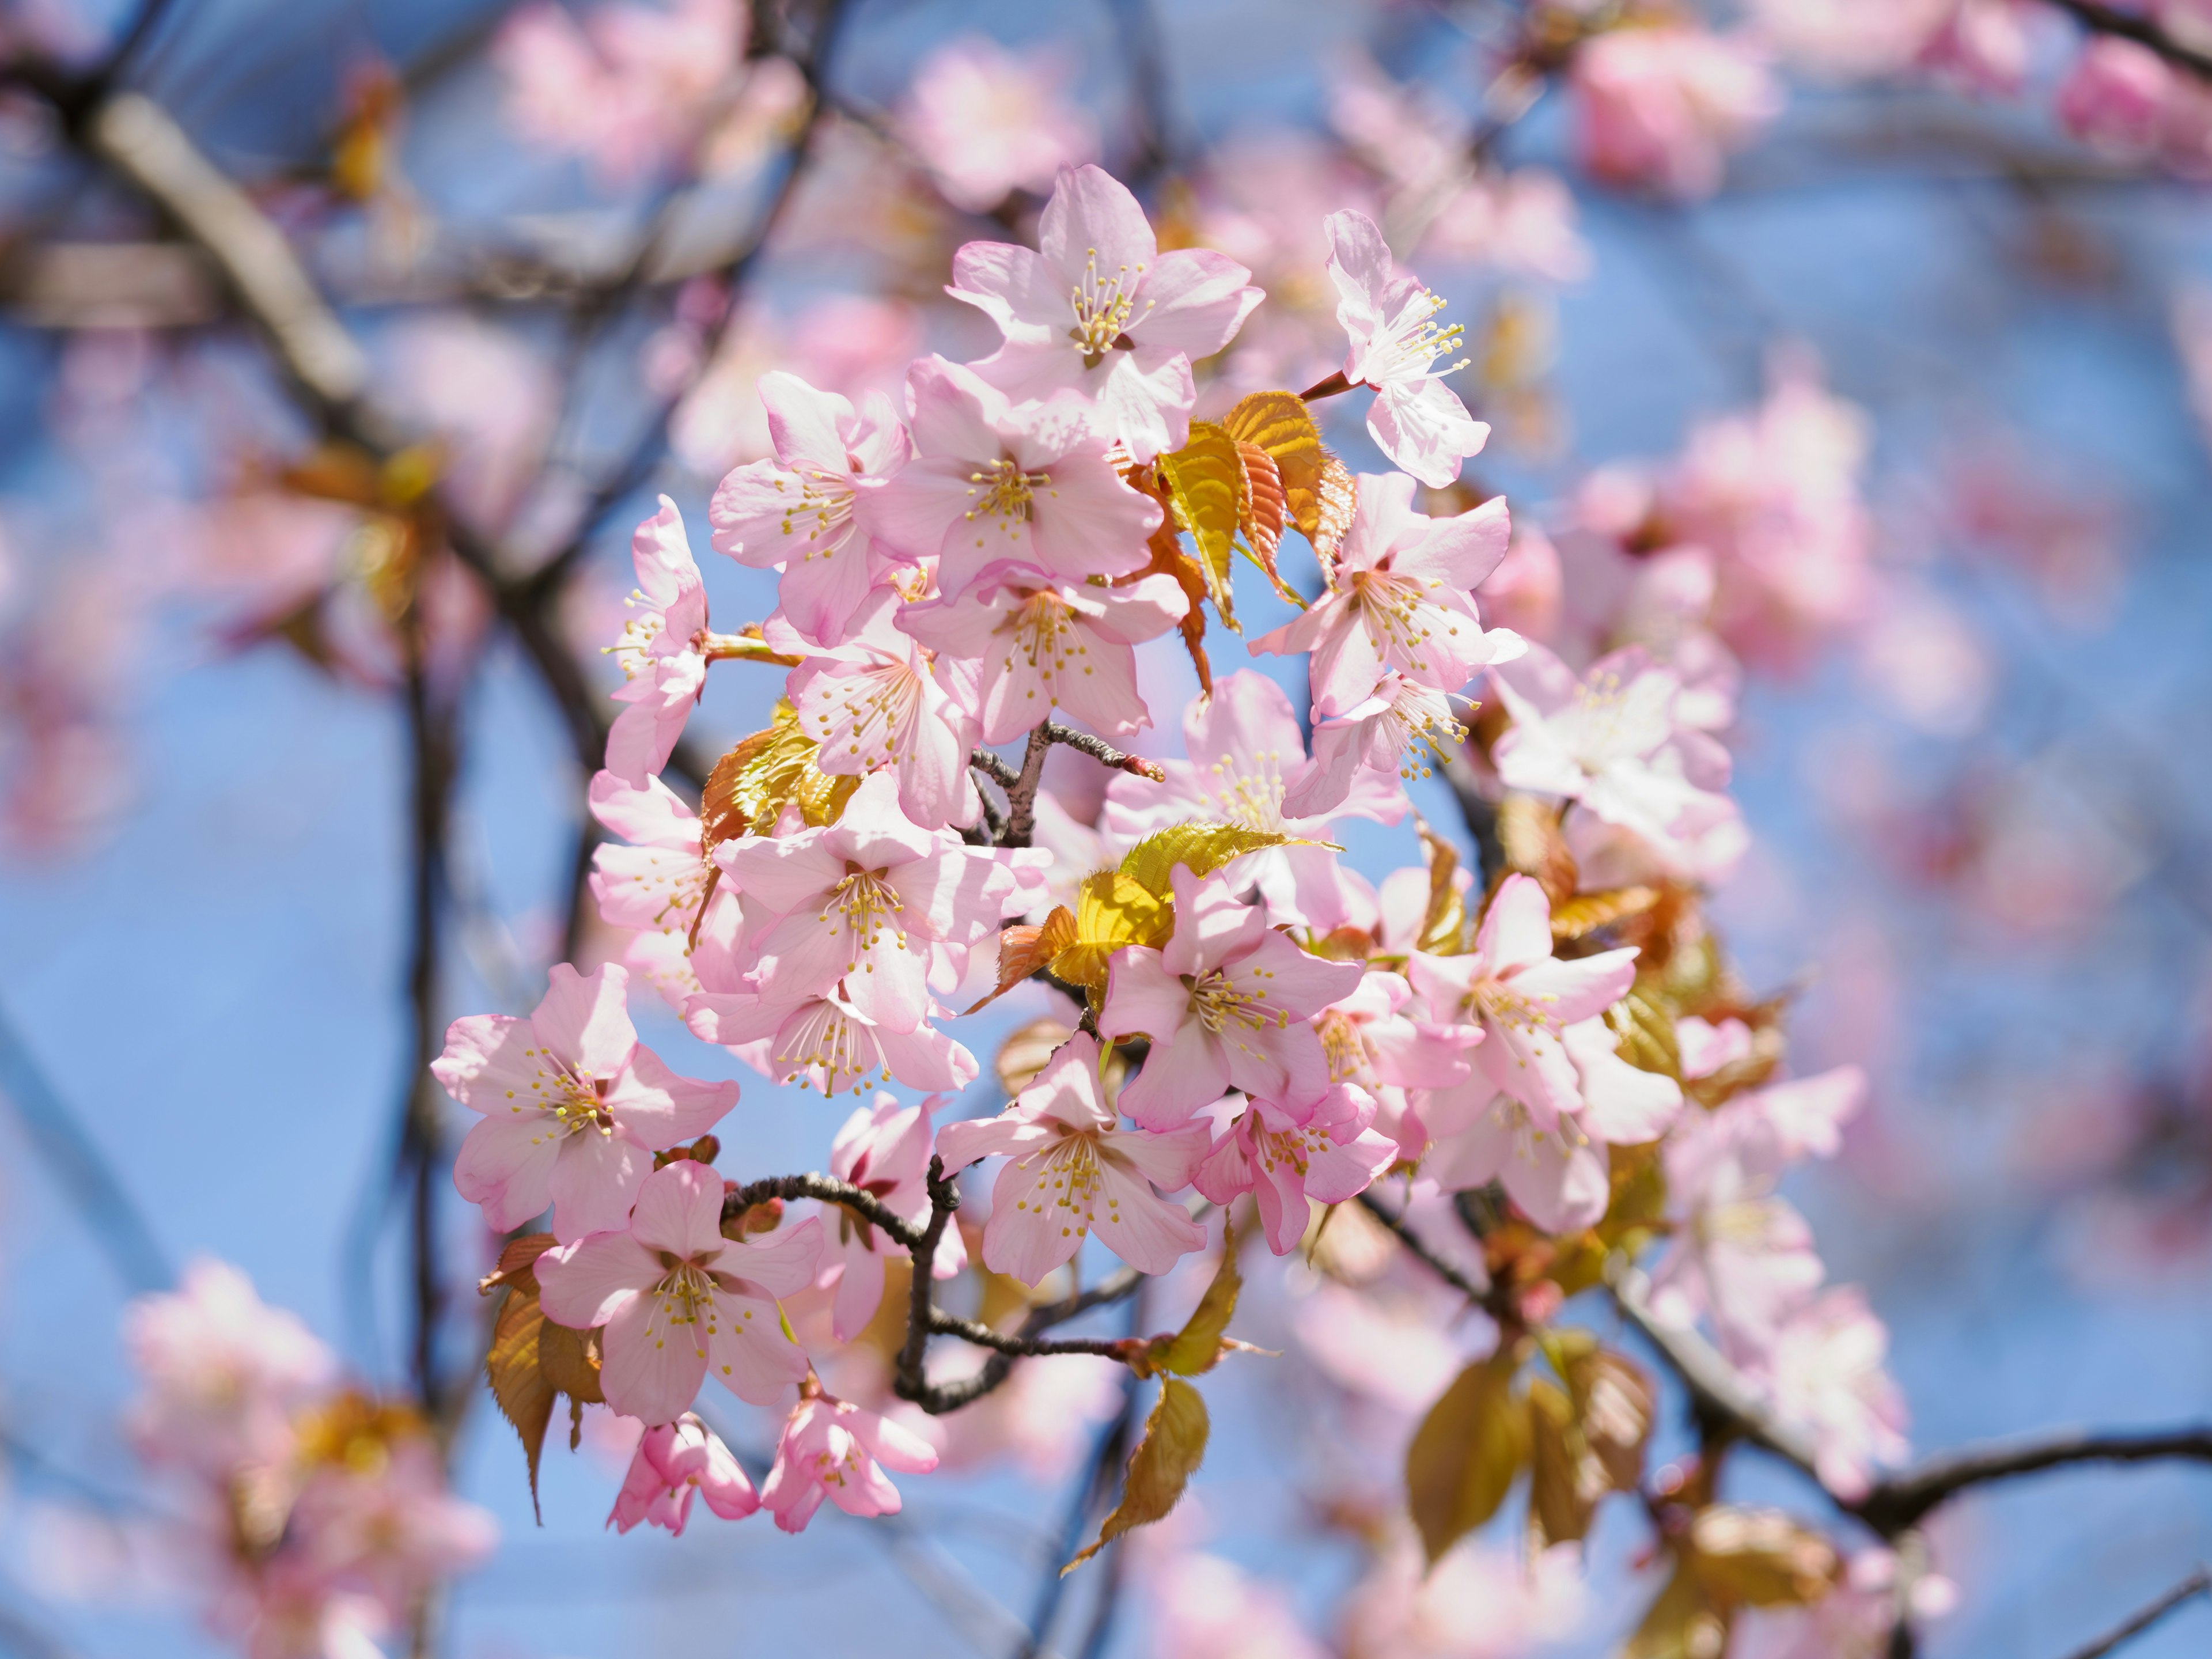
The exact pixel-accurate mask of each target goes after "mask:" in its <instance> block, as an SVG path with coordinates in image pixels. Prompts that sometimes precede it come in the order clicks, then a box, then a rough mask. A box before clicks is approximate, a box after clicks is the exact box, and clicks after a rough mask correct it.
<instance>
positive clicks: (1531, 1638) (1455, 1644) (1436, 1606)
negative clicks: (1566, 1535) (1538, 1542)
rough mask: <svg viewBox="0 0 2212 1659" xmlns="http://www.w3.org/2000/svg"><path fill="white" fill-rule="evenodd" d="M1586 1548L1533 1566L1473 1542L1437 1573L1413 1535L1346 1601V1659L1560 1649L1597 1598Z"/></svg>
mask: <svg viewBox="0 0 2212 1659" xmlns="http://www.w3.org/2000/svg"><path fill="white" fill-rule="evenodd" d="M1584 1565H1585V1564H1584V1562H1583V1559H1582V1552H1581V1549H1580V1547H1578V1546H1577V1545H1573V1544H1561V1545H1558V1546H1555V1547H1553V1548H1551V1549H1548V1550H1546V1551H1544V1552H1543V1553H1541V1554H1537V1555H1534V1556H1532V1557H1530V1558H1529V1559H1522V1555H1521V1553H1520V1552H1518V1551H1516V1550H1514V1549H1511V1548H1510V1547H1498V1546H1495V1545H1490V1544H1485V1543H1482V1542H1480V1541H1475V1540H1469V1541H1467V1542H1466V1543H1464V1544H1462V1545H1461V1546H1460V1547H1457V1548H1455V1549H1453V1550H1451V1551H1449V1552H1448V1553H1446V1554H1445V1555H1444V1556H1443V1559H1440V1560H1438V1561H1437V1562H1436V1563H1434V1564H1433V1565H1431V1564H1430V1563H1429V1562H1427V1561H1426V1560H1425V1559H1423V1556H1422V1553H1421V1548H1420V1544H1419V1541H1418V1540H1417V1539H1415V1538H1414V1536H1413V1529H1412V1528H1410V1527H1409V1528H1406V1529H1405V1530H1404V1532H1403V1533H1402V1534H1401V1535H1400V1536H1399V1537H1397V1538H1395V1539H1394V1540H1391V1541H1389V1543H1388V1545H1387V1547H1385V1548H1384V1549H1383V1550H1382V1551H1380V1552H1379V1553H1378V1554H1377V1556H1376V1560H1375V1563H1374V1565H1372V1566H1371V1567H1370V1568H1369V1570H1368V1571H1367V1575H1366V1577H1364V1578H1362V1579H1361V1580H1360V1581H1359V1582H1358V1583H1357V1584H1355V1585H1354V1586H1353V1587H1352V1591H1351V1594H1350V1595H1348V1596H1347V1597H1346V1601H1345V1604H1344V1609H1343V1614H1342V1620H1343V1639H1342V1641H1341V1643H1340V1647H1339V1651H1340V1653H1341V1654H1343V1655H1344V1656H1345V1659H1515V1656H1517V1655H1522V1654H1526V1653H1531V1652H1541V1651H1545V1650H1550V1649H1552V1648H1554V1647H1556V1646H1558V1645H1559V1644H1561V1643H1562V1642H1563V1641H1564V1640H1565V1638H1568V1637H1571V1636H1573V1635H1575V1634H1576V1633H1577V1632H1578V1631H1579V1630H1580V1629H1581V1627H1582V1626H1583V1623H1584V1621H1585V1620H1586V1618H1587V1616H1588V1614H1589V1611H1590V1607H1591V1601H1592V1599H1593V1598H1592V1597H1591V1595H1590V1594H1589V1589H1588V1587H1587V1585H1586V1583H1585V1582H1584Z"/></svg>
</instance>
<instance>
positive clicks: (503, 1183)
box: [430, 962, 738, 1415]
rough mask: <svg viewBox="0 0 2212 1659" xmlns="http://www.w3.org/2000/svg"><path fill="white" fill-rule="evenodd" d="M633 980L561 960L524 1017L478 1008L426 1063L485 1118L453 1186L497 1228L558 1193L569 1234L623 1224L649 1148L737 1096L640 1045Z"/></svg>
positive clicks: (702, 1126)
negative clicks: (679, 1070) (630, 1002)
mask: <svg viewBox="0 0 2212 1659" xmlns="http://www.w3.org/2000/svg"><path fill="white" fill-rule="evenodd" d="M628 995H629V972H628V971H627V970H626V969H623V968H622V967H620V966H618V965H617V964H615V963H608V964H606V965H605V966H604V967H602V968H600V969H598V970H597V971H596V972H594V973H592V975H589V976H588V977H586V976H585V975H581V974H579V973H578V972H577V971H576V970H575V969H574V968H572V967H570V966H569V965H568V963H565V962H563V963H555V964H554V967H553V971H552V983H551V984H550V987H548V988H547V990H546V993H545V999H544V1001H542V1002H540V1003H539V1004H538V1006H537V1008H536V1010H535V1011H533V1012H532V1014H531V1016H530V1018H528V1019H514V1018H510V1017H508V1016H507V1015H505V1014H469V1015H465V1016H464V1017H463V1018H459V1019H457V1020H455V1021H454V1022H453V1024H452V1026H451V1027H450V1028H448V1029H447V1032H446V1051H445V1053H444V1054H441V1055H440V1056H439V1057H438V1059H437V1060H435V1062H433V1064H432V1065H431V1067H430V1070H431V1072H432V1073H434V1074H435V1076H436V1078H437V1079H438V1081H439V1082H440V1083H441V1085H444V1087H445V1090H446V1092H447V1093H448V1094H450V1095H451V1096H453V1098H454V1099H455V1100H458V1101H459V1102H460V1103H461V1104H462V1105H464V1106H465V1107H467V1108H468V1109H470V1110H471V1111H472V1112H477V1113H480V1114H481V1115H482V1116H483V1121H481V1122H480V1123H478V1124H477V1126H476V1127H474V1128H472V1129H471V1130H470V1131H469V1133H468V1138H467V1139H465V1140H464V1141H463V1142H462V1143H461V1150H460V1152H459V1156H458V1157H457V1158H455V1160H454V1164H453V1184H454V1185H455V1186H456V1187H458V1188H459V1189H460V1194H461V1196H462V1197H463V1198H465V1199H467V1200H469V1201H470V1202H471V1204H481V1205H483V1207H484V1218H485V1220H486V1222H487V1223H488V1224H489V1225H490V1226H491V1227H492V1228H493V1230H494V1231H501V1232H504V1231H509V1230H511V1229H513V1228H515V1227H520V1226H521V1225H524V1224H525V1223H526V1222H527V1221H529V1220H531V1219H532V1218H533V1217H535V1216H537V1215H538V1213H539V1212H541V1211H543V1210H544V1208H545V1206H546V1205H547V1204H548V1203H550V1204H551V1205H552V1206H553V1234H554V1237H556V1238H558V1239H560V1240H561V1241H562V1243H570V1242H572V1241H574V1240H576V1239H579V1238H581V1237H584V1235H585V1234H586V1233H590V1232H598V1231H603V1230H605V1229H608V1228H618V1227H620V1226H622V1225H623V1223H624V1221H625V1220H626V1219H627V1218H629V1210H630V1205H631V1203H632V1202H633V1201H634V1200H635V1198H636V1196H637V1194H638V1190H639V1188H640V1186H641V1183H642V1182H644V1181H645V1179H646V1176H647V1172H648V1171H649V1170H651V1169H652V1168H653V1153H654V1152H659V1151H662V1150H664V1149H665V1148H667V1147H670V1146H676V1145H678V1144H679V1143H681V1142H684V1141H687V1140H691V1139H696V1137H698V1136H700V1135H702V1134H704V1133H706V1132H707V1131H708V1129H710V1128H712V1127H714V1125H715V1124H716V1123H717V1122H719V1121H720V1120H721V1119H722V1117H723V1116H724V1115H726V1113H727V1112H728V1111H729V1109H730V1108H731V1107H732V1106H734V1105H736V1104H737V1102H738V1085H736V1084H735V1083H708V1082H702V1081H700V1080H699V1079H694V1078H685V1077H678V1076H677V1075H676V1073H673V1072H671V1071H670V1070H669V1069H668V1067H667V1066H665V1065H664V1064H663V1063H662V1061H661V1060H660V1057H659V1055H658V1054H654V1053H653V1050H652V1049H650V1048H646V1047H644V1046H643V1045H642V1044H641V1043H640V1042H638V1040H637V1028H636V1027H635V1026H634V1025H632V1024H630V1019H629V1010H628V1008H627V1006H626V1002H627V999H628ZM631 1415H635V1413H631Z"/></svg>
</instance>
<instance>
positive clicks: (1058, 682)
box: [898, 564, 1190, 743]
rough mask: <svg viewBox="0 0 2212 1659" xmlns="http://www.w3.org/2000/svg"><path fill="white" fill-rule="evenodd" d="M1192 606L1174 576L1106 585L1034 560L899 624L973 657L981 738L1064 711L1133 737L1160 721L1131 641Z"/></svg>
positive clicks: (1015, 731) (942, 654)
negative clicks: (1143, 687)
mask: <svg viewBox="0 0 2212 1659" xmlns="http://www.w3.org/2000/svg"><path fill="white" fill-rule="evenodd" d="M1189 608H1190V601H1189V599H1188V598H1187V597H1186V596H1185V594H1184V592H1183V591H1182V586H1181V584H1179V583H1178V582H1177V581H1176V579H1175V578H1174V577H1172V576H1164V575H1155V576H1145V577H1140V578H1139V579H1138V580H1135V581H1133V582H1122V583H1116V584H1114V585H1112V586H1099V585H1098V584H1097V583H1095V582H1086V581H1080V580H1066V579H1064V578H1063V579H1057V580H1056V579H1054V578H1052V577H1049V576H1046V575H1044V574H1042V573H1040V572H1038V571H1036V570H1035V569H1032V568H1029V567H1027V566H1024V565H1018V564H994V565H991V566H989V567H987V568H985V569H984V570H983V571H982V572H981V574H980V575H979V576H978V577H977V578H976V580H975V581H974V582H973V583H972V584H971V585H970V586H969V588H968V590H967V591H966V592H964V593H963V594H962V595H961V597H960V598H958V599H950V600H948V599H933V600H929V601H926V602H925V603H923V604H921V605H908V606H907V607H906V608H905V609H904V610H903V611H901V612H900V613H899V618H898V625H899V626H900V627H901V628H902V629H905V630H906V631H907V632H908V633H909V634H911V635H914V636H915V638H916V639H918V640H920V641H922V642H923V643H924V644H926V645H927V646H928V647H930V648H931V649H932V650H933V651H935V652H936V653H938V655H939V660H940V661H941V660H945V659H965V660H970V661H972V662H974V664H975V669H974V675H975V696H974V702H973V704H972V707H973V708H974V711H975V716H976V718H977V719H978V720H981V723H982V736H983V741H984V742H986V743H1005V742H1006V741H1007V740H1008V739H1010V738H1018V737H1019V736H1021V735H1022V733H1024V732H1027V731H1030V729H1031V728H1033V727H1035V726H1039V725H1041V724H1042V723H1043V722H1044V721H1045V720H1047V719H1048V718H1050V716H1051V715H1052V714H1053V712H1054V710H1055V709H1065V710H1066V711H1067V713H1069V714H1072V715H1073V716H1074V717H1075V718H1076V719H1077V720H1081V721H1082V722H1083V723H1084V724H1085V726H1089V727H1091V730H1093V731H1095V732H1101V733H1103V734H1104V735H1106V736H1109V737H1126V736H1127V735H1128V734H1129V733H1130V732H1136V731H1139V730H1141V729H1142V728H1143V727H1145V726H1149V725H1151V724H1152V710H1151V709H1150V708H1148V707H1147V706H1146V702H1145V699H1144V697H1143V696H1142V695H1141V694H1140V693H1139V691H1138V690H1137V658H1136V653H1135V651H1134V650H1133V647H1135V646H1137V645H1139V644H1142V643H1143V642H1144V641H1146V640H1150V639H1157V638H1158V636H1159V635H1162V634H1164V633H1165V632H1167V630H1168V629H1170V628H1173V627H1174V626H1175V625H1176V623H1177V622H1179V621H1180V620H1182V617H1183V615H1184V613H1185V612H1186V611H1188V610H1189Z"/></svg>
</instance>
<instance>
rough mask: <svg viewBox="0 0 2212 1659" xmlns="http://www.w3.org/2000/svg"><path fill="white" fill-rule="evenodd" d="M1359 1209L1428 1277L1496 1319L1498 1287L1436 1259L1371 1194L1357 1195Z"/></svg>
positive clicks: (1416, 1235)
mask: <svg viewBox="0 0 2212 1659" xmlns="http://www.w3.org/2000/svg"><path fill="white" fill-rule="evenodd" d="M1359 1207H1360V1208H1361V1209H1363V1210H1364V1211H1366V1212H1367V1213H1368V1214H1370V1215H1371V1216H1373V1217H1374V1218H1376V1220H1377V1221H1379V1222H1381V1223H1382V1224H1383V1225H1384V1226H1386V1227H1388V1228H1389V1230H1390V1231H1392V1232H1393V1233H1395V1235H1397V1238H1398V1242H1399V1243H1401V1244H1403V1245H1404V1246H1405V1247H1406V1249H1407V1250H1408V1251H1409V1252H1411V1254H1412V1255H1413V1258H1414V1260H1416V1261H1419V1262H1420V1263H1421V1264H1422V1265H1423V1266H1425V1267H1427V1268H1428V1269H1429V1271H1430V1272H1431V1273H1434V1274H1436V1276H1437V1278H1439V1279H1443V1281H1444V1283H1445V1284H1447V1285H1450V1286H1451V1287H1452V1289H1454V1290H1455V1291H1458V1292H1459V1293H1460V1294H1461V1295H1462V1296H1464V1297H1466V1298H1467V1299H1468V1301H1470V1302H1472V1303H1474V1304H1476V1305H1477V1306H1479V1307H1480V1308H1482V1309H1483V1310H1485V1311H1486V1312H1489V1313H1490V1314H1492V1316H1493V1317H1495V1316H1496V1315H1497V1312H1498V1309H1497V1306H1496V1305H1495V1304H1496V1303H1497V1299H1498V1296H1499V1291H1498V1286H1497V1285H1478V1284H1476V1283H1475V1282H1474V1280H1473V1279H1469V1278H1468V1276H1467V1275H1466V1274H1465V1273H1462V1272H1461V1271H1460V1270H1459V1269H1458V1268H1457V1267H1454V1266H1452V1264H1451V1263H1450V1262H1449V1261H1445V1260H1444V1258H1443V1257H1442V1256H1441V1255H1437V1253H1436V1251H1435V1250H1434V1249H1431V1247H1430V1245H1429V1243H1428V1242H1427V1241H1426V1240H1425V1239H1424V1238H1423V1237H1421V1236H1420V1235H1419V1233H1417V1232H1415V1231H1413V1229H1412V1228H1411V1227H1409V1226H1407V1225H1406V1218H1405V1217H1403V1216H1401V1215H1399V1214H1398V1213H1396V1212H1395V1211H1393V1210H1391V1209H1390V1208H1389V1206H1387V1205H1385V1204H1384V1203H1383V1201H1382V1200H1380V1199H1378V1198H1376V1196H1375V1194H1374V1193H1373V1192H1372V1191H1369V1192H1364V1193H1362V1194H1360V1195H1359Z"/></svg>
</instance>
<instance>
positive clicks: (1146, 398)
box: [945, 167, 1264, 461]
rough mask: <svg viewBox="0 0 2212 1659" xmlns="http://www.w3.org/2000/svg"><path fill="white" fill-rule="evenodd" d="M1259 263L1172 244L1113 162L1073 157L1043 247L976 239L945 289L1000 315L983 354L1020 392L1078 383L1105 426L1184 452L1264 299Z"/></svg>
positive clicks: (1132, 443) (989, 373)
mask: <svg viewBox="0 0 2212 1659" xmlns="http://www.w3.org/2000/svg"><path fill="white" fill-rule="evenodd" d="M1250 278H1251V273H1250V272H1249V270H1246V269H1245V268H1244V267H1243V265H1240V264H1237V262H1236V261H1235V260H1233V259H1231V258H1227V257H1226V256H1225V255H1223V254H1219V253H1215V252H1211V251H1209V250H1206V249H1203V248H1182V249H1177V250H1176V251H1175V252H1170V253H1162V252H1159V244H1158V241H1157V240H1156V239H1155V238H1154V237H1153V234H1152V226H1151V225H1150V224H1148V223H1147V222H1146V219H1145V210H1144V209H1143V208H1141V207H1140V206H1139V205H1138V204H1137V198H1136V197H1134V196H1132V195H1131V194H1130V193H1129V191H1128V190H1127V188H1126V187H1125V186H1123V185H1121V184H1120V183H1118V182H1117V181H1116V180H1115V179H1113V178H1112V177H1111V176H1109V174H1108V173H1105V172H1104V171H1103V169H1101V168H1098V167H1063V168H1062V169H1061V170H1060V178H1059V181H1058V183H1056V184H1055V185H1054V187H1053V192H1052V199H1051V200H1050V201H1049V202H1048V203H1046V204H1045V209H1044V215H1043V217H1042V219H1041V220H1040V221H1039V222H1038V225H1037V249H1036V252H1030V250H1029V249H1028V248H1024V247H1017V246H1012V245H1011V244H1009V243H1005V242H970V243H969V244H968V245H967V246H965V247H963V248H962V249H961V250H960V251H959V252H957V253H956V254H955V255H953V258H952V282H951V286H949V287H948V288H947V289H945V292H946V293H948V294H950V295H951V296H952V297H953V298H954V299H956V300H964V301H967V303H969V305H972V306H974V307H976V308H977V309H979V310H981V312H982V313H984V315H986V316H987V317H988V318H990V319H991V320H992V321H993V322H994V323H996V324H997V325H999V330H1000V333H1001V334H1002V335H1004V336H1005V343H1003V344H1002V345H1001V346H1000V348H999V349H998V350H997V351H996V352H994V353H993V354H992V355H991V356H988V357H987V358H985V359H983V360H982V361H981V362H979V363H977V364H975V369H976V371H977V372H978V373H979V374H981V375H982V376H983V378H984V379H986V380H989V381H990V382H991V383H992V384H993V385H994V386H997V387H999V388H1000V390H1001V391H1003V392H1006V395H1007V396H1009V397H1011V398H1015V399H1017V400H1018V401H1024V400H1030V399H1042V398H1049V397H1051V396H1052V395H1053V394H1054V392H1065V391H1073V392H1079V393H1080V394H1082V395H1083V396H1084V397H1085V398H1088V399H1090V401H1091V404H1092V405H1093V407H1094V408H1095V410H1096V411H1097V413H1096V416H1095V419H1096V422H1097V428H1098V431H1099V434H1100V435H1101V436H1103V437H1104V438H1106V439H1107V440H1109V441H1119V442H1120V443H1121V444H1122V445H1123V446H1124V447H1126V448H1127V450H1128V452H1129V453H1130V455H1131V456H1132V457H1133V459H1136V460H1139V461H1149V460H1150V459H1152V457H1153V456H1155V455H1157V454H1158V453H1160V452H1161V451H1162V450H1166V449H1179V448H1181V447H1182V445H1183V444H1184V443H1185V442H1187V441H1188V439H1189V436H1190V410H1191V404H1192V403H1193V402H1194V399H1195V398H1196V395H1197V394H1196V391H1195V388H1194V385H1193V382H1192V380H1191V374H1190V365H1191V363H1192V362H1193V360H1194V359H1196V358H1200V357H1210V356H1212V355H1213V354H1214V353H1215V352H1217V351H1218V350H1220V349H1221V348H1222V347H1223V346H1225V345H1226V344H1228V343H1229V341H1230V339H1231V337H1232V336H1234V335H1235V334H1236V332H1237V329H1238V328H1239V327H1240V326H1241V325H1243V321H1244V319H1245V318H1246V317H1248V316H1249V315H1250V314H1251V312H1252V309H1253V307H1255V306H1257V305H1258V304H1259V303H1260V301H1261V299H1262V298H1263V297H1264V296H1263V295H1261V291H1260V290H1259V289H1256V288H1254V287H1252V286H1250Z"/></svg>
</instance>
